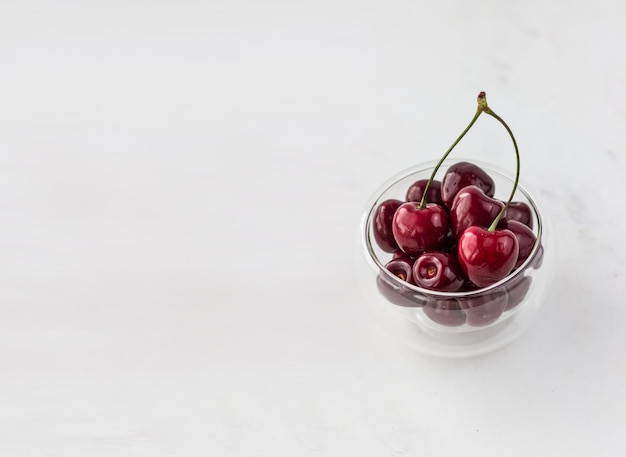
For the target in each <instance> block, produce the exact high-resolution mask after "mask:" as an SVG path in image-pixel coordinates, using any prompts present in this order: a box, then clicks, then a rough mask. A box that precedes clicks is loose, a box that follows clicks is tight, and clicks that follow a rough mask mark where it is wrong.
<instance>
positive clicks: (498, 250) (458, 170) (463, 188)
mask: <svg viewBox="0 0 626 457" xmlns="http://www.w3.org/2000/svg"><path fill="white" fill-rule="evenodd" d="M483 112H484V113H487V114H489V115H491V116H493V117H495V118H496V119H497V120H498V121H500V123H501V124H502V125H504V127H505V128H506V129H507V131H508V132H509V134H510V136H511V139H512V140H513V144H514V146H515V152H516V158H517V172H516V177H515V183H514V186H513V190H512V191H511V194H510V197H509V199H508V201H507V202H506V203H505V202H502V201H501V200H498V199H496V198H495V197H494V195H495V183H494V180H493V179H492V178H491V177H490V176H489V175H488V173H487V172H485V170H483V169H482V168H480V167H479V166H477V165H475V164H472V163H469V162H459V163H456V164H454V165H452V166H451V167H449V168H448V170H447V171H446V173H445V174H444V176H443V179H442V180H441V181H438V180H435V179H434V178H435V175H436V173H437V170H438V169H439V167H440V166H441V164H442V163H443V161H444V160H445V158H446V157H447V156H448V155H449V154H450V152H451V151H452V149H453V148H454V146H456V144H457V143H458V142H459V141H460V140H461V138H462V137H463V136H464V135H465V133H467V131H468V130H469V129H470V128H471V126H472V125H473V124H474V122H475V121H476V119H477V118H478V116H479V115H480V114H481V113H483ZM518 181H519V152H518V149H517V143H516V141H515V138H514V136H513V134H512V132H511V131H510V129H509V127H508V126H507V125H506V123H505V122H504V121H503V120H502V119H501V118H500V117H498V116H497V115H496V114H495V113H494V112H493V111H491V109H490V108H489V107H488V106H487V102H486V97H485V94H484V92H481V93H480V94H479V96H478V109H477V112H476V115H475V116H474V118H473V120H472V122H471V123H470V124H469V125H468V127H467V128H466V129H465V130H464V131H463V133H462V134H461V136H459V138H458V139H457V140H456V141H455V142H454V143H453V145H452V146H451V147H450V149H449V150H448V151H447V152H446V153H445V154H444V155H443V157H442V158H441V160H440V161H439V163H438V164H437V165H436V167H435V169H434V170H433V172H432V175H431V176H430V179H421V180H419V181H416V182H415V183H413V184H412V185H411V186H410V187H409V188H408V189H407V191H406V198H405V200H404V201H401V200H396V199H390V200H386V201H383V202H382V203H380V204H379V206H378V207H377V208H376V210H375V213H374V218H373V232H374V239H375V240H376V243H377V244H378V246H379V247H380V248H381V249H382V250H383V251H385V252H387V253H390V254H392V260H391V261H389V262H388V263H387V264H386V265H385V268H386V269H387V270H388V272H390V273H391V274H393V275H395V276H396V277H397V278H399V279H400V281H397V280H395V281H391V280H390V279H389V278H388V277H386V275H384V274H381V275H379V277H378V287H379V290H380V291H381V293H382V294H383V295H384V296H385V297H386V298H387V299H388V300H389V301H391V302H392V303H394V304H396V305H401V306H412V307H416V306H420V307H423V310H424V314H426V315H427V316H428V317H430V318H431V319H432V320H433V321H435V322H437V323H439V324H442V325H446V326H459V325H463V324H468V325H471V326H485V325H489V324H491V323H493V322H495V321H496V320H497V319H498V318H499V317H500V315H501V314H502V313H503V312H505V311H509V310H511V309H513V308H514V307H515V306H517V305H518V304H519V303H520V302H521V301H522V300H523V298H524V297H525V295H526V293H527V292H528V289H529V287H530V282H531V277H530V276H524V275H519V276H518V277H516V279H515V280H514V281H510V282H507V283H506V285H501V286H499V287H496V288H492V289H490V290H489V291H488V292H486V293H479V292H477V293H472V294H468V295H467V296H459V298H446V297H443V298H440V297H441V296H440V295H436V294H434V295H433V296H428V295H426V294H421V293H418V292H416V291H415V289H412V288H410V287H406V284H411V285H416V286H419V287H421V288H423V289H428V290H433V291H438V292H469V291H475V290H478V289H481V288H484V287H487V286H490V285H492V284H495V283H496V282H498V281H500V280H502V279H504V278H505V277H507V276H508V275H510V274H511V273H512V272H513V271H514V270H516V269H517V268H519V267H520V266H521V265H522V264H523V263H524V262H525V261H526V260H527V259H528V257H529V256H530V255H531V253H532V252H533V248H534V246H535V244H536V242H537V237H536V236H535V234H534V232H533V230H532V229H533V217H532V211H531V209H530V207H529V206H528V205H527V204H526V203H524V202H516V201H512V199H513V196H514V194H515V190H516V188H517V183H518ZM535 252H536V254H535V258H534V259H533V260H532V262H530V264H531V265H532V266H533V267H535V268H538V267H539V264H540V260H541V250H536V251H535Z"/></svg>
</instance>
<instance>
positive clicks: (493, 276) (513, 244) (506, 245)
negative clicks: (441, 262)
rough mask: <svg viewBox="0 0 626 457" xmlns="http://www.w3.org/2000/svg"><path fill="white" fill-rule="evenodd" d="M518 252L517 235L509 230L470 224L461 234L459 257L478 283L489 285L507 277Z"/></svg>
mask: <svg viewBox="0 0 626 457" xmlns="http://www.w3.org/2000/svg"><path fill="white" fill-rule="evenodd" d="M518 255H519V243H518V241H517V237H516V236H515V234H514V233H513V232H511V231H510V230H506V229H502V230H494V231H493V232H490V231H488V230H487V229H484V228H482V227H476V226H473V227H470V228H468V229H467V230H465V231H464V232H463V234H462V235H461V237H460V238H459V250H458V257H459V263H460V264H461V268H462V269H463V272H464V273H465V275H466V276H467V277H468V278H469V279H470V280H471V281H472V282H473V283H474V284H476V285H477V286H479V287H486V286H488V285H490V284H493V283H495V282H498V281H500V280H501V279H503V278H505V277H506V276H507V275H508V274H509V273H510V272H511V271H512V270H513V267H514V266H515V262H517V257H518Z"/></svg>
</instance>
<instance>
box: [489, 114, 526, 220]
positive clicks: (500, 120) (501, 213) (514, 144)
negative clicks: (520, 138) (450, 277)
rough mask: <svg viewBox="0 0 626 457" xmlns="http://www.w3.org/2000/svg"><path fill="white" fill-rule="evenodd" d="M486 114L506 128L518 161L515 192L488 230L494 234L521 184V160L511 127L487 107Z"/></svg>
mask: <svg viewBox="0 0 626 457" xmlns="http://www.w3.org/2000/svg"><path fill="white" fill-rule="evenodd" d="M485 113H487V114H489V115H490V116H491V117H493V118H495V119H496V120H497V121H498V122H500V124H502V125H503V126H504V128H505V129H506V131H507V132H508V133H509V136H510V137H511V140H513V146H514V147H515V160H516V167H515V182H514V183H513V190H511V195H509V199H508V201H507V202H506V204H505V205H504V208H502V209H501V210H500V212H499V213H498V215H497V216H496V218H495V219H494V220H493V222H492V223H491V225H490V226H489V228H488V229H487V231H489V232H493V231H494V230H495V229H496V227H497V225H498V223H499V222H500V219H502V216H504V213H505V212H506V210H507V208H508V207H509V204H510V203H511V200H513V196H514V195H515V191H516V190H517V184H518V183H519V170H520V160H519V149H518V148H517V141H515V136H514V135H513V132H512V131H511V129H510V128H509V126H508V125H507V124H506V122H504V120H503V119H502V118H501V117H500V116H498V115H497V114H496V113H494V112H493V111H491V108H489V107H488V106H486V105H485Z"/></svg>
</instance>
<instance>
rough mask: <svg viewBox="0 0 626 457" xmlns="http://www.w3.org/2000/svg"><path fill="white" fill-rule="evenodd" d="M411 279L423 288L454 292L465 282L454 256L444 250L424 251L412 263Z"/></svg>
mask: <svg viewBox="0 0 626 457" xmlns="http://www.w3.org/2000/svg"><path fill="white" fill-rule="evenodd" d="M413 280H414V281H415V284H417V285H418V286H420V287H423V288H425V289H431V290H438V291H441V292H456V291H458V290H460V289H461V287H463V285H464V284H465V275H464V274H463V271H462V270H461V266H460V265H459V262H458V260H457V259H456V257H454V256H452V255H450V254H447V253H445V252H436V251H433V252H425V253H424V254H422V255H421V256H419V257H418V258H417V260H416V261H415V263H414V264H413Z"/></svg>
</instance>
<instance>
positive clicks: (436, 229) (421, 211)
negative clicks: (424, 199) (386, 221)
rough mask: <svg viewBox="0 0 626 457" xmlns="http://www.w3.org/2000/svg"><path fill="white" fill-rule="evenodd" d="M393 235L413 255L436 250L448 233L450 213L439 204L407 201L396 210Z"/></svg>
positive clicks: (404, 249)
mask: <svg viewBox="0 0 626 457" xmlns="http://www.w3.org/2000/svg"><path fill="white" fill-rule="evenodd" d="M392 230H393V236H394V238H395V240H396V242H397V243H398V246H399V247H400V249H402V250H403V251H404V252H405V253H407V254H409V255H411V256H417V255H418V254H420V253H422V252H424V251H429V250H435V249H437V248H438V247H439V245H440V244H441V242H442V241H443V239H444V238H445V236H446V234H447V233H448V214H447V213H446V211H445V210H444V209H443V208H442V207H441V206H439V205H437V204H435V203H428V204H427V205H426V207H425V208H420V205H419V203H416V202H406V203H404V204H402V205H400V207H399V208H398V209H397V210H396V213H395V215H394V217H393V224H392Z"/></svg>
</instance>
